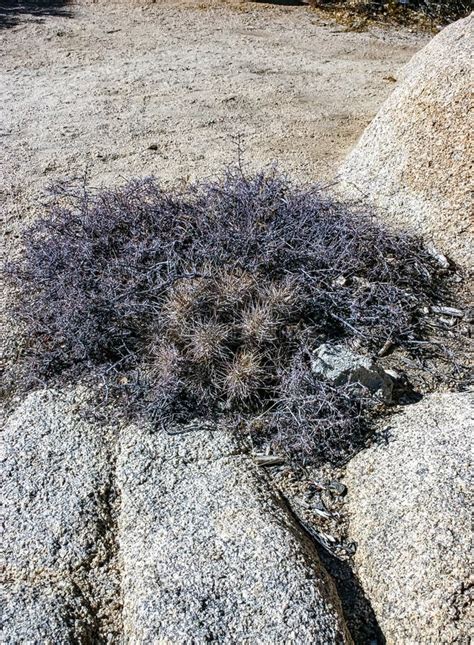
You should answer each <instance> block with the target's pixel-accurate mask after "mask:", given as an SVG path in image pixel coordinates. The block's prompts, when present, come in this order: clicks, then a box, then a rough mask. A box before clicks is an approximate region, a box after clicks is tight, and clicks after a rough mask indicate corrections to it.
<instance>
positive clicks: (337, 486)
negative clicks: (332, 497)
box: [329, 480, 347, 497]
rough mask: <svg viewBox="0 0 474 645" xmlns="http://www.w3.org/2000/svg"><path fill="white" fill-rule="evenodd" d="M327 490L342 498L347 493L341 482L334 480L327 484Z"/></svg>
mask: <svg viewBox="0 0 474 645" xmlns="http://www.w3.org/2000/svg"><path fill="white" fill-rule="evenodd" d="M329 490H331V491H332V492H333V493H336V495H340V496H341V497H343V496H344V495H345V494H346V493H347V487H346V486H344V484H343V483H342V482H338V481H337V480H334V481H332V482H331V483H330V484H329Z"/></svg>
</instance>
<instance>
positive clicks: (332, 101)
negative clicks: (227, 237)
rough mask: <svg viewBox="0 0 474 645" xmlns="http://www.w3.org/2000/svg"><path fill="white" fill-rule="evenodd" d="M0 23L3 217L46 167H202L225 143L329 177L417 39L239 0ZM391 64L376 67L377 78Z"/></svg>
mask: <svg viewBox="0 0 474 645" xmlns="http://www.w3.org/2000/svg"><path fill="white" fill-rule="evenodd" d="M68 11H69V14H70V16H69V17H66V16H61V15H60V16H58V15H50V16H48V15H46V16H42V17H40V18H38V17H37V18H33V19H32V18H31V17H28V18H23V19H22V18H20V20H19V22H18V24H17V25H16V26H13V27H9V28H4V29H3V30H2V31H0V39H1V40H0V42H1V55H2V71H1V76H0V81H1V105H2V116H1V120H0V134H1V141H2V158H1V164H2V165H1V182H0V185H1V190H2V193H3V196H2V198H3V202H4V205H5V206H6V212H7V233H9V234H10V236H12V235H14V234H15V233H14V229H15V228H16V226H15V225H14V222H15V221H18V219H19V218H20V219H23V220H24V218H25V216H26V215H27V214H28V213H30V214H31V212H32V211H31V209H32V208H33V209H34V206H33V205H34V204H35V200H36V198H37V196H38V195H39V194H40V193H41V191H42V190H43V189H44V187H45V185H47V184H48V183H49V182H51V181H52V180H54V179H56V178H59V177H64V176H74V175H81V174H82V173H84V172H85V170H87V171H88V174H89V177H90V181H91V182H92V183H93V184H94V185H97V184H101V183H106V184H111V183H114V182H118V181H122V180H123V179H124V178H128V177H131V176H136V175H147V174H156V175H158V176H161V177H163V178H164V179H166V180H173V181H175V180H178V181H179V180H186V179H188V178H195V177H199V176H206V175H208V174H210V173H213V172H215V171H216V170H219V169H220V168H221V167H222V165H223V164H224V163H226V162H230V161H235V159H236V154H237V152H236V138H237V137H238V136H239V135H240V136H241V137H242V143H243V146H244V148H245V155H246V160H247V161H248V162H249V163H251V164H252V165H253V166H256V167H258V166H262V165H263V164H267V163H269V162H272V161H273V160H278V162H279V165H280V166H281V167H282V168H283V169H285V170H288V171H290V172H292V173H294V174H295V175H296V176H298V177H302V178H305V179H312V180H314V179H317V178H323V179H325V178H327V177H329V176H330V175H331V171H332V170H333V169H334V168H335V167H336V165H337V164H338V163H339V162H340V161H341V159H342V158H343V157H344V156H345V154H346V152H347V151H348V149H349V148H350V147H351V146H352V145H353V143H354V142H355V141H356V140H357V138H358V136H359V134H360V133H361V131H362V130H363V128H364V127H365V126H366V125H367V123H368V122H369V121H370V120H371V118H372V117H373V115H374V114H375V112H376V111H377V109H378V107H379V106H380V104H381V102H382V101H383V99H384V98H385V97H386V96H387V95H388V93H389V92H390V91H391V90H392V89H393V85H394V83H393V80H392V79H391V78H390V77H396V76H397V73H398V70H399V68H400V67H401V66H402V64H403V63H405V61H406V60H407V59H408V58H410V56H411V55H412V54H413V53H414V52H415V51H416V50H417V49H419V48H420V47H421V46H422V45H423V44H424V42H425V41H426V36H420V35H415V34H410V33H408V32H402V31H398V32H394V31H380V30H378V31H377V30H374V31H372V32H365V33H347V32H345V31H344V29H343V28H342V27H341V26H339V25H336V24H332V23H331V24H329V23H325V22H324V21H323V20H322V19H321V18H319V17H318V16H317V14H315V13H312V12H310V11H309V10H308V8H306V7H304V6H301V7H281V6H275V5H262V4H255V3H252V2H246V3H240V4H235V3H233V2H231V1H228V2H222V1H220V2H216V1H214V2H209V1H208V2H183V1H179V2H178V1H174V2H172V1H169V0H160V2H159V3H156V4H143V5H138V6H137V4H136V3H130V4H129V3H126V4H125V3H122V4H115V5H114V4H113V3H109V2H107V3H105V2H103V3H100V4H78V5H72V6H71V8H70V9H69V10H68ZM387 79H388V80H387Z"/></svg>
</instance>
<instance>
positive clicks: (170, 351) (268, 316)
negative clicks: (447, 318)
mask: <svg viewBox="0 0 474 645" xmlns="http://www.w3.org/2000/svg"><path fill="white" fill-rule="evenodd" d="M55 196H56V199H55V200H53V202H52V203H51V205H50V206H49V208H48V210H47V212H46V214H45V217H44V218H43V219H41V220H40V221H38V222H37V223H35V224H34V225H33V226H32V227H31V228H29V229H28V230H27V231H26V233H25V236H24V248H23V253H22V257H21V258H20V260H19V261H18V262H16V263H15V264H13V265H11V266H10V267H9V268H8V275H9V276H10V278H11V280H12V282H13V283H14V284H15V285H16V290H17V291H16V304H15V307H14V309H13V315H14V316H16V317H17V319H18V320H19V321H21V322H22V324H23V325H24V326H25V327H26V330H27V332H26V335H25V338H24V343H23V357H22V361H21V370H20V371H18V372H17V373H16V374H15V381H16V385H17V386H21V387H24V388H29V387H33V386H35V387H36V386H37V385H38V383H40V384H45V383H48V382H59V383H64V382H67V381H71V380H78V379H79V380H86V381H88V382H93V383H95V387H96V389H97V391H98V392H99V393H100V394H101V396H102V400H103V401H106V400H107V401H109V402H111V403H113V406H112V407H111V408H110V409H111V410H112V409H113V410H121V411H122V413H124V414H126V415H128V416H134V417H136V416H137V415H143V416H146V417H147V418H150V419H153V420H155V421H159V422H160V423H162V424H163V425H164V427H168V426H169V425H170V424H171V425H172V424H176V423H183V422H187V421H190V420H192V419H193V418H195V417H200V418H210V417H212V418H214V419H215V418H225V419H226V423H228V424H229V425H230V426H232V427H234V428H241V429H245V430H247V431H250V432H253V433H254V434H255V436H256V438H257V439H258V438H260V439H261V440H262V441H263V440H268V441H272V442H273V443H277V444H278V445H279V446H280V447H282V448H284V449H286V450H287V451H288V452H291V453H292V454H298V455H300V456H302V457H304V458H305V459H313V460H321V459H330V460H331V461H341V460H343V459H345V458H346V457H347V456H348V455H349V454H350V453H351V451H353V450H354V449H356V447H357V446H359V445H360V444H361V442H363V438H364V433H365V430H366V426H365V421H366V419H367V410H368V409H369V407H370V405H369V403H370V400H369V399H368V398H367V397H365V395H364V393H363V392H362V391H361V390H360V388H357V386H350V387H349V386H346V387H339V388H337V387H333V386H331V385H330V384H329V383H325V382H321V381H318V380H317V379H316V378H315V377H314V375H313V374H312V372H311V367H310V360H309V356H310V354H311V351H312V350H313V349H314V348H315V347H317V346H318V345H319V344H320V343H321V342H353V341H357V343H358V344H359V346H361V347H362V348H363V350H364V351H365V352H369V353H370V352H372V353H377V351H379V350H380V349H381V348H382V347H383V346H384V345H385V344H386V343H387V341H390V342H391V343H392V344H393V345H397V346H399V347H404V348H406V350H407V352H415V351H419V350H420V348H421V347H424V346H422V345H420V344H418V340H419V339H420V338H421V337H423V334H424V327H423V314H422V313H421V312H422V307H423V306H424V305H429V304H430V303H433V302H437V301H439V300H441V299H442V296H443V293H442V292H443V280H444V279H445V276H443V275H442V274H441V273H440V270H439V267H438V265H437V264H436V261H435V260H434V259H433V257H432V256H431V255H430V254H429V253H428V252H426V251H425V250H424V248H423V246H422V244H421V242H420V241H419V240H417V239H415V238H413V237H409V236H407V235H403V234H393V233H389V232H388V231H387V230H385V229H384V228H383V227H381V226H380V225H378V224H377V223H376V222H374V221H373V220H372V219H371V218H370V216H369V215H363V214H361V213H357V214H353V213H351V212H350V211H348V210H347V208H346V207H344V206H342V205H340V204H336V203H335V202H334V201H333V200H332V199H330V198H329V197H327V196H325V195H324V194H323V193H322V192H321V191H320V190H319V189H318V187H316V186H311V187H301V186H295V185H293V184H292V183H291V182H290V181H288V180H287V179H286V178H285V177H283V176H281V175H280V174H278V173H277V172H274V171H271V172H266V173H260V174H257V175H255V176H253V177H245V176H244V175H243V174H242V172H241V171H240V170H229V171H228V172H227V174H226V175H225V177H223V178H222V179H221V180H218V181H215V182H204V183H201V184H196V185H193V186H190V187H188V188H186V190H184V191H182V192H176V191H165V190H163V189H162V188H161V187H160V186H159V184H158V183H157V182H156V181H155V180H153V179H145V180H143V181H133V182H131V183H129V184H127V185H126V186H124V187H123V188H119V189H117V190H111V191H101V192H95V193H94V192H92V191H91V192H87V191H78V192H71V190H70V188H68V189H67V191H65V190H62V191H61V190H60V189H58V188H57V189H56V194H55Z"/></svg>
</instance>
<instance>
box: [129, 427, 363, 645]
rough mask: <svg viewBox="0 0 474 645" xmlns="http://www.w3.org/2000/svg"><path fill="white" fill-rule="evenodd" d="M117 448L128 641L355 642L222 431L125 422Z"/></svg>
mask: <svg viewBox="0 0 474 645" xmlns="http://www.w3.org/2000/svg"><path fill="white" fill-rule="evenodd" d="M121 447H122V451H121V455H120V457H119V463H118V475H117V476H118V481H119V482H120V487H121V491H122V512H121V516H120V521H119V533H120V552H121V557H122V561H123V578H122V579H123V629H124V638H125V641H126V642H129V643H132V642H135V643H136V642H141V643H153V642H167V643H190V642H195V643H206V642H218V643H222V644H224V643H249V644H250V643H315V644H316V643H320V644H321V645H323V644H324V645H329V644H331V643H346V642H350V640H351V639H350V636H349V634H348V633H347V630H346V627H345V625H344V621H343V619H342V617H341V615H342V613H341V608H340V605H339V601H338V598H337V595H336V592H335V588H334V585H333V582H332V580H331V579H330V578H329V576H328V575H327V573H326V572H325V570H324V569H323V567H322V565H321V564H320V562H319V559H318V556H317V553H316V551H315V550H314V547H313V545H312V544H311V543H310V542H309V541H308V539H307V538H306V537H305V536H304V535H303V534H302V532H301V530H300V529H299V528H298V525H297V523H296V521H295V519H294V518H293V516H292V515H291V514H290V512H289V511H288V509H287V508H286V507H285V506H284V504H283V502H282V500H281V499H280V498H279V497H278V496H277V495H276V493H275V492H274V490H273V489H272V488H271V487H270V485H269V483H268V481H267V480H266V478H265V477H264V476H263V475H262V473H261V470H259V469H258V467H257V466H255V464H254V463H253V461H252V459H251V458H250V457H249V456H247V455H245V454H243V452H242V448H241V447H240V446H239V444H238V442H236V441H235V440H234V439H233V438H232V437H231V436H229V435H228V433H226V432H222V431H214V432H212V431H206V430H197V431H193V432H191V433H189V434H183V435H178V436H173V437H170V436H167V435H166V434H163V433H161V432H155V433H153V432H152V431H151V430H150V429H149V428H146V427H145V428H131V429H128V430H127V431H126V432H125V433H124V435H123V437H122V441H121Z"/></svg>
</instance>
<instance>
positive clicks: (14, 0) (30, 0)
mask: <svg viewBox="0 0 474 645" xmlns="http://www.w3.org/2000/svg"><path fill="white" fill-rule="evenodd" d="M67 4H68V0H6V1H5V0H0V30H1V29H7V28H8V27H14V26H15V25H17V24H18V23H20V22H21V21H22V20H29V19H36V18H42V17H44V16H63V17H66V18H69V17H70V16H71V13H70V11H69V9H68V8H67Z"/></svg>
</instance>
